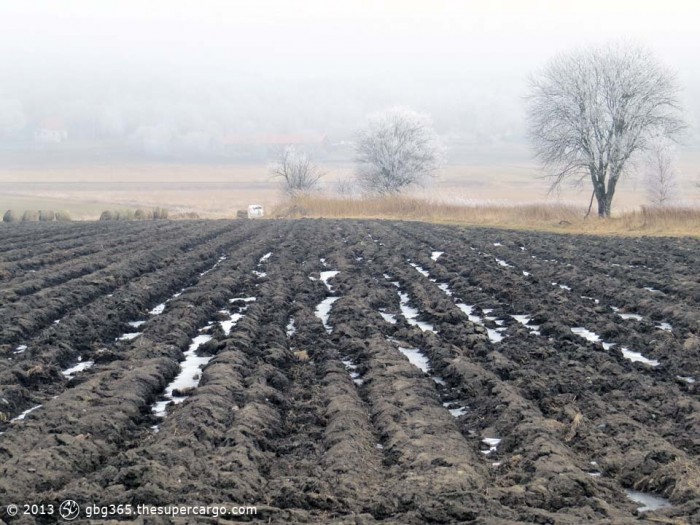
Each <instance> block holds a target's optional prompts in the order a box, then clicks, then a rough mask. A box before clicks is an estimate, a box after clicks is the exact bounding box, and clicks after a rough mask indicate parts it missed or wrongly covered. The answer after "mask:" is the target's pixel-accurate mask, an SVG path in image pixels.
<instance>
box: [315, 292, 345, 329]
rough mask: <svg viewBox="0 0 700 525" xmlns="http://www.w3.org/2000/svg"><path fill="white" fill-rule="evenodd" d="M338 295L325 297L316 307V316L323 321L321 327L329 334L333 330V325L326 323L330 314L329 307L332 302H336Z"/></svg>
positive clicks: (331, 305)
mask: <svg viewBox="0 0 700 525" xmlns="http://www.w3.org/2000/svg"><path fill="white" fill-rule="evenodd" d="M338 299H340V297H326V298H325V299H324V300H323V301H321V302H320V303H319V305H318V306H317V307H316V311H315V314H316V317H318V318H319V319H320V320H321V322H322V323H323V327H324V328H325V329H326V332H328V333H329V334H330V333H331V332H332V331H333V327H332V326H331V325H329V324H328V317H329V316H330V315H331V308H332V307H333V303H334V302H336V301H337V300H338Z"/></svg>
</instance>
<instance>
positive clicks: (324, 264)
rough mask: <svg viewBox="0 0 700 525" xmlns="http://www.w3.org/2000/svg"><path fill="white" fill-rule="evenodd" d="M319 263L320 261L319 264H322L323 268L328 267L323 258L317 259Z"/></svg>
mask: <svg viewBox="0 0 700 525" xmlns="http://www.w3.org/2000/svg"><path fill="white" fill-rule="evenodd" d="M319 261H321V264H322V265H323V266H324V267H325V266H328V265H327V264H326V259H324V258H323V257H321V258H320V259H319Z"/></svg>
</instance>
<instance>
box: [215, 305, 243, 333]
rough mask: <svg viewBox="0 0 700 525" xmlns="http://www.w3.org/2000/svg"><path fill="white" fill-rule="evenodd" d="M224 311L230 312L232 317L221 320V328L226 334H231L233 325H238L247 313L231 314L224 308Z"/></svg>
mask: <svg viewBox="0 0 700 525" xmlns="http://www.w3.org/2000/svg"><path fill="white" fill-rule="evenodd" d="M224 313H227V314H230V317H229V319H227V320H226V321H219V324H220V325H221V329H222V330H223V331H224V335H230V334H231V330H232V329H233V327H234V326H236V325H237V324H238V321H240V320H241V319H243V318H244V317H245V315H243V314H242V313H235V314H231V313H230V312H228V311H226V310H224Z"/></svg>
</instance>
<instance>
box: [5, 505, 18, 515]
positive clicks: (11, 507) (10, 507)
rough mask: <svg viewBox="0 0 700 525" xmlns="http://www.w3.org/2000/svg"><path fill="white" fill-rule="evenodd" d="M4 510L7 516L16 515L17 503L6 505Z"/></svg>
mask: <svg viewBox="0 0 700 525" xmlns="http://www.w3.org/2000/svg"><path fill="white" fill-rule="evenodd" d="M5 510H6V511H7V515H8V516H17V513H18V512H19V508H18V507H17V505H8V506H7V508H6V509H5Z"/></svg>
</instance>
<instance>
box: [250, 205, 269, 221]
mask: <svg viewBox="0 0 700 525" xmlns="http://www.w3.org/2000/svg"><path fill="white" fill-rule="evenodd" d="M264 214H265V213H264V212H263V207H262V206H260V204H251V205H250V206H248V218H249V219H259V218H260V217H262V216H263V215H264Z"/></svg>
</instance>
